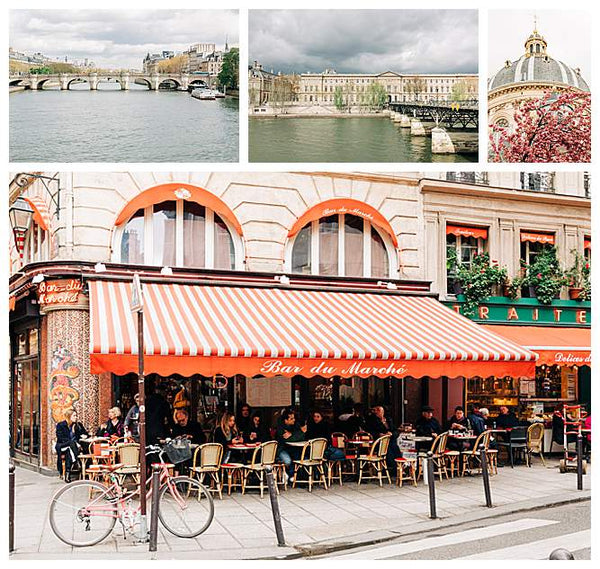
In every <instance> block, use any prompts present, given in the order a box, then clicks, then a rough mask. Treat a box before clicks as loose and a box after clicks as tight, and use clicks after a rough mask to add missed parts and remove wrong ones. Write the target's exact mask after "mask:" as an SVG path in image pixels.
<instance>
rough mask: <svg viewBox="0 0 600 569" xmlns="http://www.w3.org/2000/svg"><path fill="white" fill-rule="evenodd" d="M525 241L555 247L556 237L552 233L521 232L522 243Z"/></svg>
mask: <svg viewBox="0 0 600 569" xmlns="http://www.w3.org/2000/svg"><path fill="white" fill-rule="evenodd" d="M523 241H530V242H531V243H547V244H548V245H554V235H553V234H551V233H532V232H531V231H521V242H523Z"/></svg>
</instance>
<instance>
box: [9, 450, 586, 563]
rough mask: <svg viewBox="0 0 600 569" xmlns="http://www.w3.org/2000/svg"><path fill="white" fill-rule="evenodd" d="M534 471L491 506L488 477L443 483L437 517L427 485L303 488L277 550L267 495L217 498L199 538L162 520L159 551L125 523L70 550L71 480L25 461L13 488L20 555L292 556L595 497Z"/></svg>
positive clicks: (524, 472) (296, 492)
mask: <svg viewBox="0 0 600 569" xmlns="http://www.w3.org/2000/svg"><path fill="white" fill-rule="evenodd" d="M534 462H535V464H534V465H533V467H532V468H527V467H526V466H517V467H515V468H514V469H512V468H510V467H504V468H500V469H499V473H498V475H496V476H492V477H491V478H490V480H491V489H492V499H493V504H494V508H491V509H489V508H486V507H485V497H484V491H483V482H482V477H481V476H473V477H465V478H454V479H450V480H443V481H442V482H439V481H437V479H436V497H437V514H438V517H439V519H437V520H430V519H429V501H428V488H427V486H425V485H424V484H423V482H419V485H418V486H417V487H414V486H412V485H407V484H406V483H405V485H404V486H403V487H402V488H398V487H397V486H395V485H392V486H389V485H385V486H384V487H383V488H380V487H379V486H378V485H377V484H376V483H366V484H365V483H363V484H361V485H360V486H358V485H357V484H356V483H354V482H348V483H344V486H343V487H340V486H339V485H334V486H332V487H331V488H330V489H329V490H327V491H325V490H323V489H322V488H316V489H313V492H312V493H309V492H308V491H307V490H306V487H305V486H302V487H300V486H299V487H297V488H296V489H291V488H288V490H287V492H283V491H282V492H281V493H280V495H279V507H280V510H281V516H282V522H283V530H284V534H285V540H286V544H287V546H286V547H277V539H276V536H275V530H274V526H273V518H272V513H271V507H270V501H269V497H268V493H265V496H264V498H262V499H261V498H260V495H259V494H258V493H257V492H255V491H248V492H247V493H246V495H244V496H242V495H240V494H239V493H236V494H232V495H231V496H227V495H224V496H223V500H222V501H221V500H219V499H218V497H217V498H216V499H215V518H214V521H213V523H212V525H211V527H210V528H209V529H208V530H207V531H206V532H205V533H204V534H202V535H201V536H199V537H197V538H195V539H181V538H177V537H175V536H173V535H171V534H170V533H168V532H167V531H165V530H164V529H163V528H162V527H161V526H160V525H159V538H158V552H157V553H149V552H148V545H147V544H136V543H134V541H133V538H132V537H131V536H129V535H128V536H127V540H124V539H123V533H122V531H121V530H120V525H119V524H118V523H117V525H116V526H115V531H113V533H112V534H111V535H110V536H109V537H108V538H107V539H106V540H105V541H104V542H102V543H101V544H98V545H96V546H94V547H89V548H81V549H79V548H72V547H69V546H67V545H65V544H63V543H62V542H61V541H59V540H58V539H57V538H56V537H55V536H54V534H53V533H52V530H51V528H50V525H49V523H48V508H49V504H50V498H51V496H52V494H53V493H54V492H56V490H57V489H58V488H60V487H61V486H62V485H63V484H64V482H62V481H61V480H60V479H59V478H57V477H48V476H44V475H41V474H37V473H35V472H32V471H30V470H27V469H24V468H20V467H18V468H17V470H16V484H15V486H16V493H15V512H16V514H15V552H14V553H13V554H12V557H13V558H15V559H17V558H18V559H27V558H29V559H83V558H85V559H100V558H102V559H104V558H120V559H155V558H156V559H165V558H170V559H172V558H178V559H188V558H189V559H193V558H203V559H258V558H285V557H288V558H292V557H299V556H308V555H316V554H320V553H324V552H327V551H333V550H336V549H340V548H346V547H349V546H356V545H358V544H360V545H366V544H369V543H376V542H379V541H385V540H386V539H392V538H393V537H398V535H406V534H409V533H415V532H420V531H425V530H428V529H431V528H435V527H444V526H447V525H450V524H455V523H459V522H464V521H467V520H474V519H478V518H486V517H492V516H496V515H501V514H502V515H503V514H506V513H510V512H515V511H521V510H526V509H535V508H541V507H547V506H549V505H554V504H557V503H565V502H570V501H576V500H581V499H589V497H590V496H591V491H590V489H591V475H590V466H589V465H588V474H587V475H586V476H584V477H583V481H584V490H583V491H578V490H577V476H576V474H575V473H573V472H569V473H566V474H560V473H559V471H558V461H557V460H549V461H548V460H547V467H546V468H544V467H543V466H542V465H541V463H540V462H539V460H536V459H534Z"/></svg>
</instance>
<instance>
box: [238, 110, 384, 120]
mask: <svg viewBox="0 0 600 569" xmlns="http://www.w3.org/2000/svg"><path fill="white" fill-rule="evenodd" d="M248 116H249V117H250V118H251V119H273V118H277V119H315V118H316V119H343V118H348V119H360V118H365V119H372V118H382V119H385V118H388V115H387V114H385V112H375V113H327V114H324V113H273V114H266V113H265V114H251V115H248Z"/></svg>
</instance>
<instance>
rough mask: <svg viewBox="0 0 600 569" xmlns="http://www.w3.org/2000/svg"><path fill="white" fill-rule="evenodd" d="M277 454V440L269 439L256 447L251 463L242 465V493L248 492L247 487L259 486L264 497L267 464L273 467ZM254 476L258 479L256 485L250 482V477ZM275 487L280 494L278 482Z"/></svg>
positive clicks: (261, 495)
mask: <svg viewBox="0 0 600 569" xmlns="http://www.w3.org/2000/svg"><path fill="white" fill-rule="evenodd" d="M276 456H277V441H267V442H265V443H262V444H261V445H260V446H258V447H256V448H255V449H254V452H253V453H252V459H251V460H250V464H245V465H244V466H243V467H242V494H244V493H245V492H246V488H259V489H260V497H261V498H262V497H263V493H264V490H265V486H266V479H265V476H266V470H267V466H270V467H273V465H274V464H275V457H276ZM252 476H254V477H255V478H257V479H258V484H255V485H254V486H252V485H249V484H248V479H249V478H251V477H252ZM275 488H276V490H277V493H278V494H279V488H277V484H275Z"/></svg>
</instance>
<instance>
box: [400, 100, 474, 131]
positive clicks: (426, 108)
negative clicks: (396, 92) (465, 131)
mask: <svg viewBox="0 0 600 569" xmlns="http://www.w3.org/2000/svg"><path fill="white" fill-rule="evenodd" d="M389 108H390V109H391V110H392V111H395V112H396V113H401V114H402V115H405V116H408V117H412V118H417V119H419V120H422V121H427V122H434V123H436V124H440V125H441V124H443V125H444V126H446V127H447V128H478V127H479V106H478V103H477V101H461V102H457V103H453V102H438V103H416V102H415V103H389Z"/></svg>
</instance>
